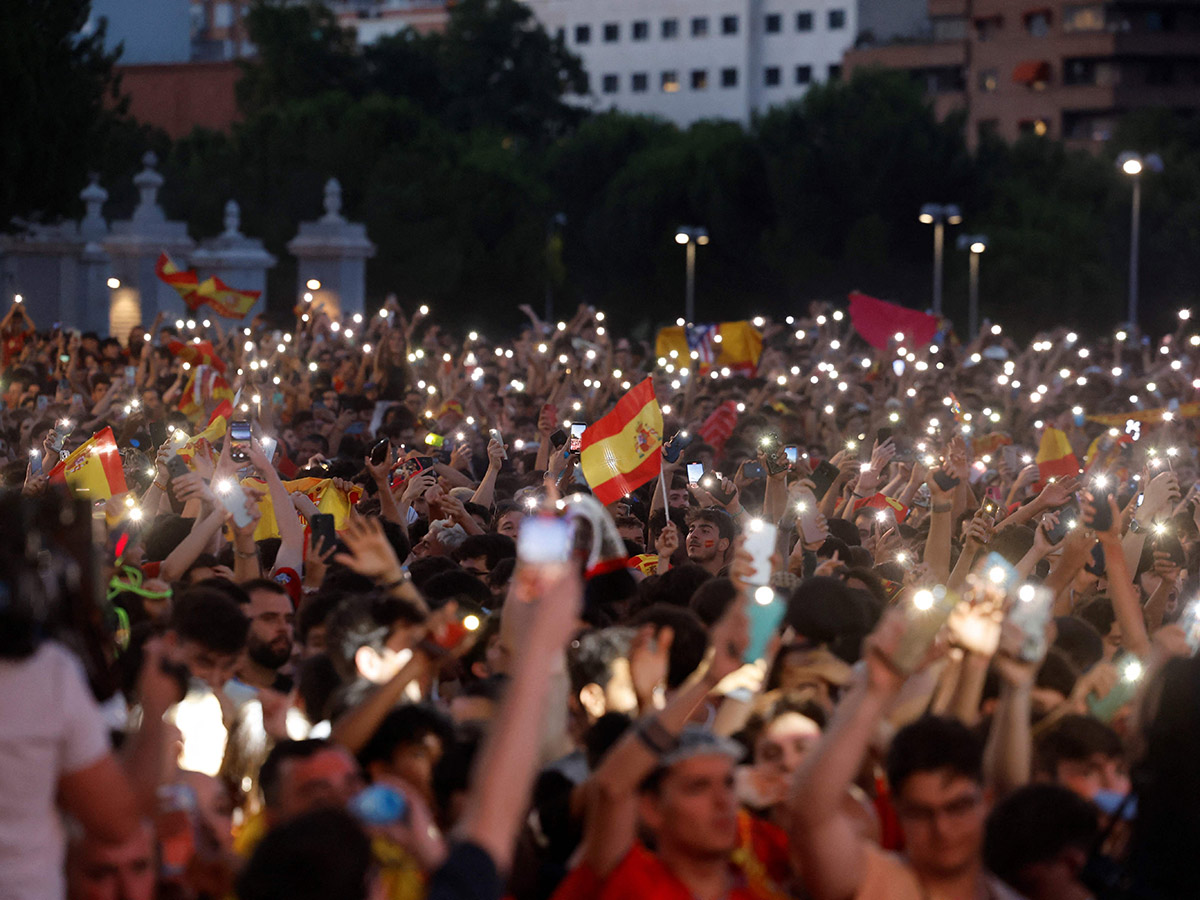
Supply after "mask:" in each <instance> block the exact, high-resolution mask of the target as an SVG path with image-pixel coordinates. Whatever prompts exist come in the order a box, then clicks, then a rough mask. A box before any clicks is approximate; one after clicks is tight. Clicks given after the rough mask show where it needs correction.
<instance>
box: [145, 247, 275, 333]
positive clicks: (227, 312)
mask: <svg viewBox="0 0 1200 900" xmlns="http://www.w3.org/2000/svg"><path fill="white" fill-rule="evenodd" d="M154 271H155V274H157V275H158V277H159V278H160V279H161V280H162V281H163V282H164V283H165V284H169V285H170V286H171V287H172V288H173V289H174V290H175V292H176V293H177V294H179V296H180V298H181V299H182V300H183V302H184V303H186V304H187V308H188V309H189V310H191V311H192V312H195V311H196V310H198V309H199V308H200V307H201V306H208V307H211V308H212V310H213V312H215V313H216V314H217V315H218V316H224V317H225V318H227V319H242V318H245V316H246V313H248V312H249V311H250V307H252V306H253V305H254V304H255V302H256V301H257V300H258V298H259V296H260V295H261V294H262V291H239V290H237V289H236V288H231V287H230V286H229V285H227V284H226V283H225V282H223V281H222V280H221V279H220V278H218V277H217V276H215V275H210V276H209V277H208V278H205V279H204V281H200V278H199V276H198V275H197V274H196V270H195V269H181V268H179V266H177V265H176V264H175V262H174V260H172V259H171V257H169V256H167V254H166V253H161V254H159V257H158V262H157V263H156V264H155V266H154Z"/></svg>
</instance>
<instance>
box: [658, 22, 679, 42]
mask: <svg viewBox="0 0 1200 900" xmlns="http://www.w3.org/2000/svg"><path fill="white" fill-rule="evenodd" d="M677 37H679V20H678V19H663V20H662V38H663V40H664V41H670V40H673V39H675V38H677Z"/></svg>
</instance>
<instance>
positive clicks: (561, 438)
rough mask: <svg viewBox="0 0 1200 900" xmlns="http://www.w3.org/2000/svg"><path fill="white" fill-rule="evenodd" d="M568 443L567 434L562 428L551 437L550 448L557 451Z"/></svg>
mask: <svg viewBox="0 0 1200 900" xmlns="http://www.w3.org/2000/svg"><path fill="white" fill-rule="evenodd" d="M566 442H567V433H566V432H565V431H563V430H562V429H561V428H560V429H558V430H557V431H555V432H554V433H553V434H551V435H550V446H551V447H553V448H554V449H555V450H557V449H558V448H559V447H561V446H562V445H563V444H565V443H566Z"/></svg>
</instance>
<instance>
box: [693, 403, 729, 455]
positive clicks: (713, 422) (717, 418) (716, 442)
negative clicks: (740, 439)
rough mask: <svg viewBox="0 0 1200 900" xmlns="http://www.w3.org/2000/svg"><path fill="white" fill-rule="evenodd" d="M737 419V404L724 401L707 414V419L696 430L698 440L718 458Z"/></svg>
mask: <svg viewBox="0 0 1200 900" xmlns="http://www.w3.org/2000/svg"><path fill="white" fill-rule="evenodd" d="M737 419H738V411H737V403H735V402H734V401H732V400H726V401H725V402H724V403H722V404H721V405H720V406H718V407H717V408H716V409H714V410H713V411H712V412H711V413H709V415H708V418H707V419H705V420H704V422H703V423H702V424H701V425H700V427H699V429H697V430H698V431H699V432H700V439H701V440H702V441H704V443H706V444H708V445H709V446H710V447H712V448H713V449H714V450H715V451H717V456H720V455H721V451H723V450H724V449H725V442H726V441H727V440H729V438H730V436H731V435H732V434H733V429H734V427H735V426H736V425H737Z"/></svg>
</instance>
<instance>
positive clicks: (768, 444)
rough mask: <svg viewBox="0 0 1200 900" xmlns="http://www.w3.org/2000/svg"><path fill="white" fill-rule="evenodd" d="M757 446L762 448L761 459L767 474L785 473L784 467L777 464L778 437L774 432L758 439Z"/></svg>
mask: <svg viewBox="0 0 1200 900" xmlns="http://www.w3.org/2000/svg"><path fill="white" fill-rule="evenodd" d="M758 445H759V447H761V448H762V452H763V459H765V460H766V461H767V473H768V474H770V475H778V474H779V473H780V472H786V471H787V466H786V465H780V464H779V435H777V434H775V433H774V432H769V433H767V434H764V435H763V436H762V437H761V438H759V440H758ZM742 471H743V472H744V471H745V470H744V469H743V470H742Z"/></svg>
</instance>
